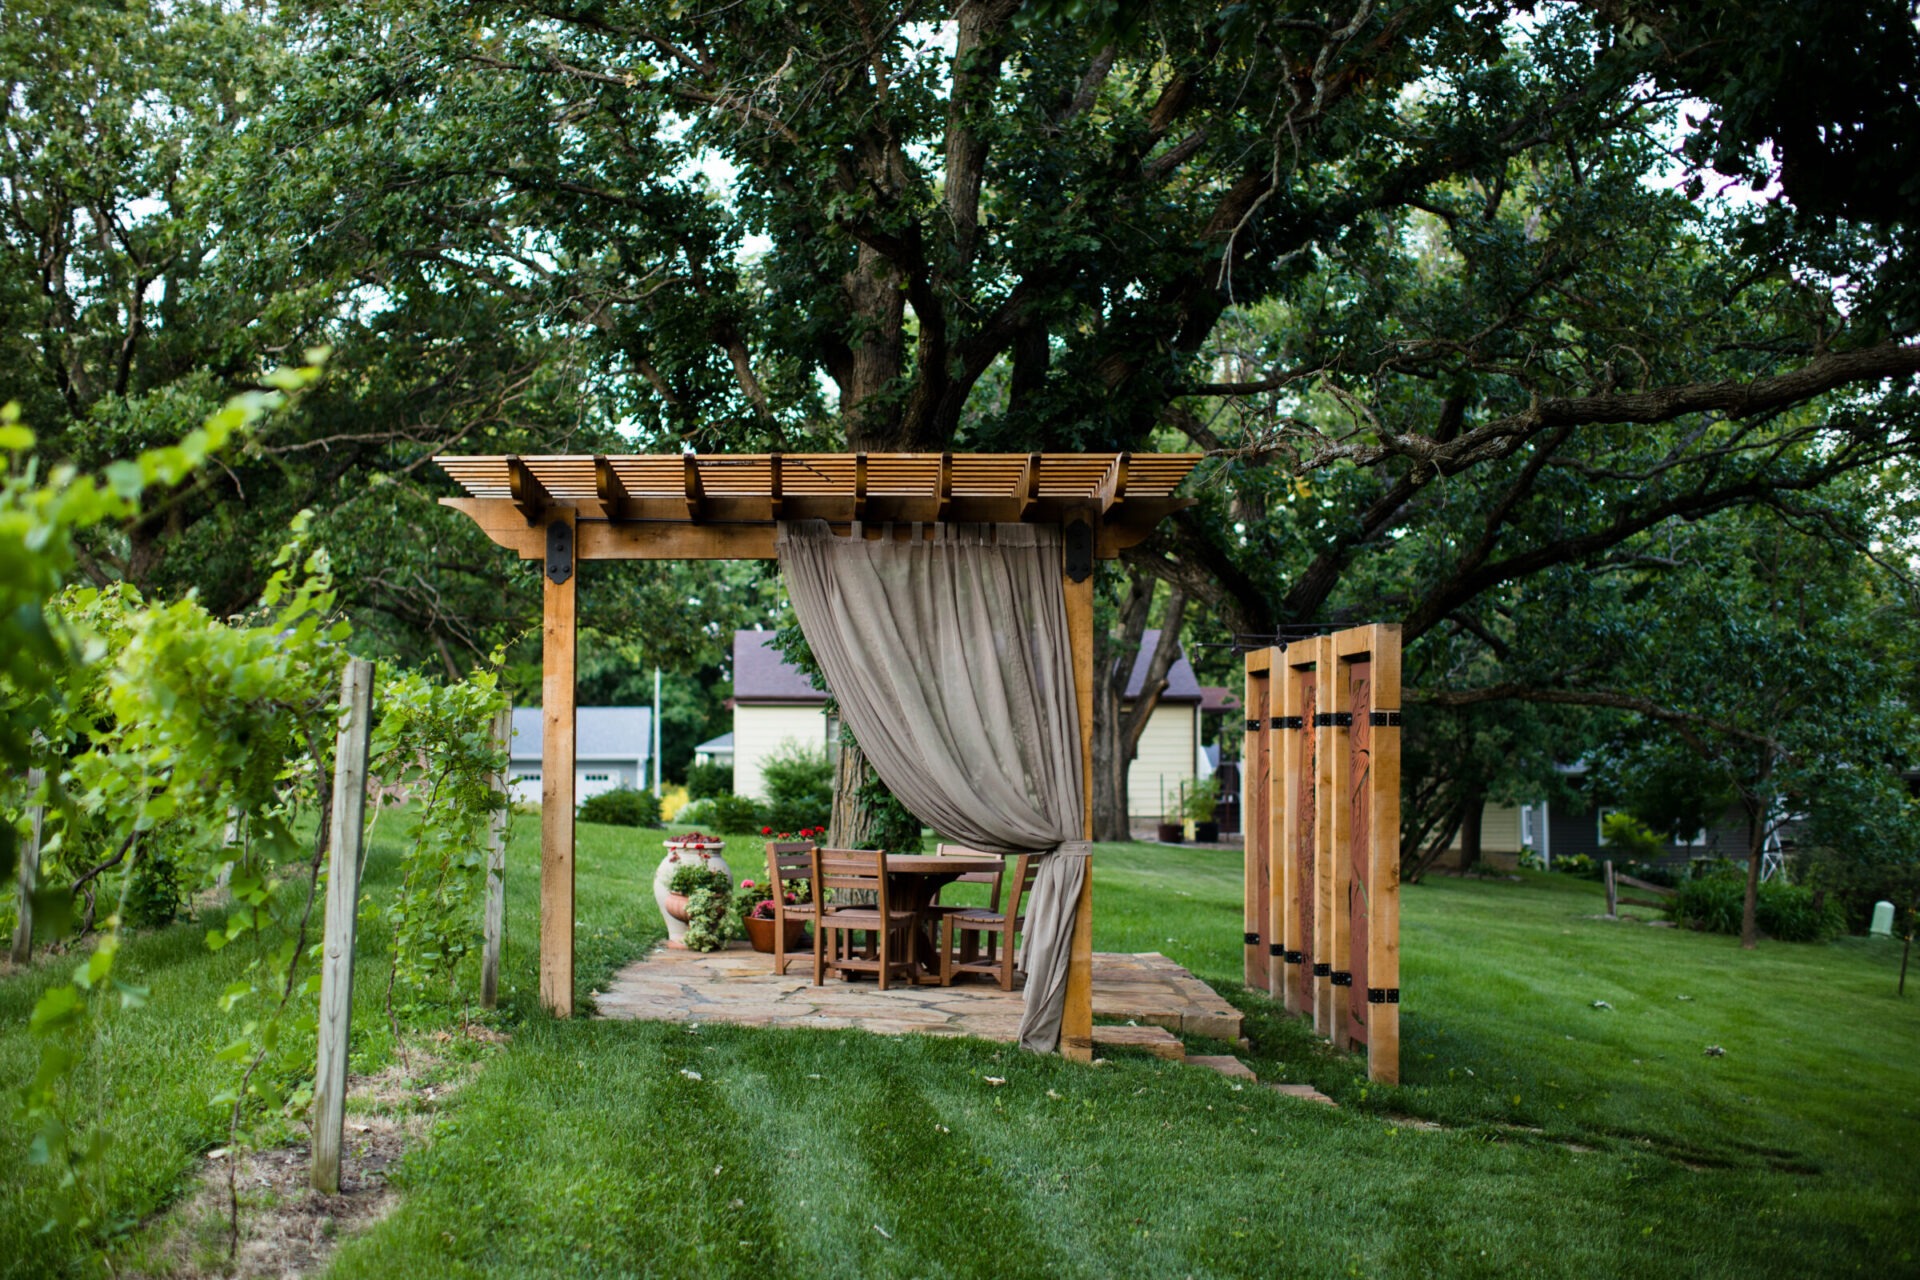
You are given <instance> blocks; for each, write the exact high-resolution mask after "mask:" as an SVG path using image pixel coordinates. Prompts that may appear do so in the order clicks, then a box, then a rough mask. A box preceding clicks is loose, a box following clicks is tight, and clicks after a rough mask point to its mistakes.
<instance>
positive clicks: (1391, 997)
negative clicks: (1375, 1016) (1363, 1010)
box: [1367, 987, 1400, 1004]
mask: <svg viewBox="0 0 1920 1280" xmlns="http://www.w3.org/2000/svg"><path fill="white" fill-rule="evenodd" d="M1367 1003H1368V1004H1399V1003H1400V988H1398V987H1368V988H1367Z"/></svg>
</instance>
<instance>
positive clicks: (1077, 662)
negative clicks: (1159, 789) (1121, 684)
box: [1060, 575, 1093, 1062]
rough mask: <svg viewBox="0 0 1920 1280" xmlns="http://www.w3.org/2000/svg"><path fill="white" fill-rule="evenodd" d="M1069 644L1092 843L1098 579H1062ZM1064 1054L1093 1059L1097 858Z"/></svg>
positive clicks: (1086, 892)
mask: <svg viewBox="0 0 1920 1280" xmlns="http://www.w3.org/2000/svg"><path fill="white" fill-rule="evenodd" d="M1062 591H1063V592H1064V595H1065V599H1066V606H1067V643H1068V645H1069V647H1070V648H1071V649H1072V650H1073V693H1074V701H1075V703H1076V704H1077V705H1078V707H1079V709H1080V788H1081V791H1080V795H1081V805H1082V807H1083V809H1084V811H1085V815H1084V822H1083V831H1084V835H1085V838H1086V839H1088V840H1091V839H1093V578H1092V576H1091V575H1089V576H1088V577H1087V578H1085V579H1084V580H1082V581H1080V582H1075V581H1073V579H1071V578H1067V579H1064V580H1063V583H1062ZM1060 1052H1061V1054H1062V1055H1063V1056H1064V1057H1067V1058H1071V1059H1072V1060H1073V1061H1075V1062H1090V1061H1092V1059H1093V859H1092V858H1091V857H1089V858H1088V859H1087V876H1086V879H1085V880H1084V881H1082V882H1081V885H1080V897H1079V899H1078V901H1077V902H1076V904H1075V906H1074V915H1073V943H1072V946H1071V949H1070V950H1069V951H1068V953H1067V1005H1066V1009H1065V1010H1064V1011H1063V1012H1062V1014H1061V1017H1060Z"/></svg>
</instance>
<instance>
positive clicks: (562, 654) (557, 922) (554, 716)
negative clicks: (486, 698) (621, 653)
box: [540, 463, 691, 1018]
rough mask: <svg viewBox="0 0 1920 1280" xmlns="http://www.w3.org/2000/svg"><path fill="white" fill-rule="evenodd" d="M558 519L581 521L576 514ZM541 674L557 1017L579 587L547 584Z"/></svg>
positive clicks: (548, 929) (550, 999)
mask: <svg viewBox="0 0 1920 1280" xmlns="http://www.w3.org/2000/svg"><path fill="white" fill-rule="evenodd" d="M688 465H689V467H691V463H689V464H688ZM553 518H554V519H555V520H556V521H558V520H565V521H566V522H568V523H569V524H571V523H572V522H573V513H572V512H571V511H567V510H561V511H556V512H554V515H553ZM541 582H542V585H543V586H544V592H543V598H542V615H543V625H542V629H541V676H540V715H541V721H542V723H541V739H540V1003H541V1004H542V1005H543V1006H545V1007H546V1008H547V1009H548V1010H549V1011H551V1012H552V1013H553V1014H554V1015H555V1016H556V1017H561V1018H570V1017H572V1016H573V789H574V788H573V765H574V723H575V717H574V697H575V691H574V652H575V649H574V639H575V631H576V627H575V600H576V596H575V587H576V586H578V584H579V582H580V573H579V566H578V565H577V564H576V565H575V566H574V571H573V572H571V573H569V574H568V575H567V580H566V581H565V582H555V581H554V580H553V577H552V575H551V574H545V575H543V576H542V579H541Z"/></svg>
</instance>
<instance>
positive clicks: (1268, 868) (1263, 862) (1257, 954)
mask: <svg viewBox="0 0 1920 1280" xmlns="http://www.w3.org/2000/svg"><path fill="white" fill-rule="evenodd" d="M1266 656H1267V655H1266V654H1265V653H1250V654H1248V655H1247V671H1246V686H1245V694H1244V699H1243V702H1242V704H1241V705H1242V710H1243V711H1244V713H1245V715H1246V717H1247V736H1246V747H1245V750H1243V751H1242V752H1241V757H1242V761H1241V764H1242V768H1243V769H1244V770H1245V777H1244V780H1243V787H1242V790H1243V792H1244V795H1245V802H1244V804H1243V806H1242V811H1243V812H1244V813H1245V815H1246V821H1245V822H1243V823H1242V824H1241V829H1242V831H1243V832H1245V835H1244V838H1243V842H1242V848H1243V851H1244V852H1243V862H1242V878H1241V885H1242V898H1243V901H1244V911H1243V912H1242V919H1241V926H1242V928H1243V929H1244V930H1245V936H1244V946H1243V950H1244V958H1243V960H1242V965H1241V968H1242V975H1241V977H1242V981H1244V982H1245V983H1246V985H1247V986H1249V987H1253V988H1255V989H1256V990H1260V991H1271V990H1272V976H1271V970H1272V968H1273V967H1274V966H1273V965H1270V964H1269V956H1268V954H1267V943H1268V941H1269V940H1270V939H1271V937H1272V931H1271V929H1270V928H1269V927H1268V919H1267V917H1268V916H1269V914H1271V898H1272V893H1271V880H1270V877H1271V874H1272V863H1271V861H1270V859H1269V851H1268V848H1267V839H1268V834H1269V831H1268V823H1267V803H1268V792H1269V789H1270V784H1271V775H1270V770H1271V767H1272V766H1271V764H1270V761H1269V759H1268V751H1267V745H1268V739H1267V720H1268V716H1269V690H1270V689H1271V687H1272V673H1271V671H1270V669H1267V668H1265V667H1263V666H1262V665H1261V663H1260V660H1261V659H1262V658H1265V657H1266Z"/></svg>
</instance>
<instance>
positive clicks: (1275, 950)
mask: <svg viewBox="0 0 1920 1280" xmlns="http://www.w3.org/2000/svg"><path fill="white" fill-rule="evenodd" d="M1267 954H1268V955H1270V956H1277V955H1279V954H1281V951H1280V944H1279V943H1277V942H1269V943H1268V944H1267Z"/></svg>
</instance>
